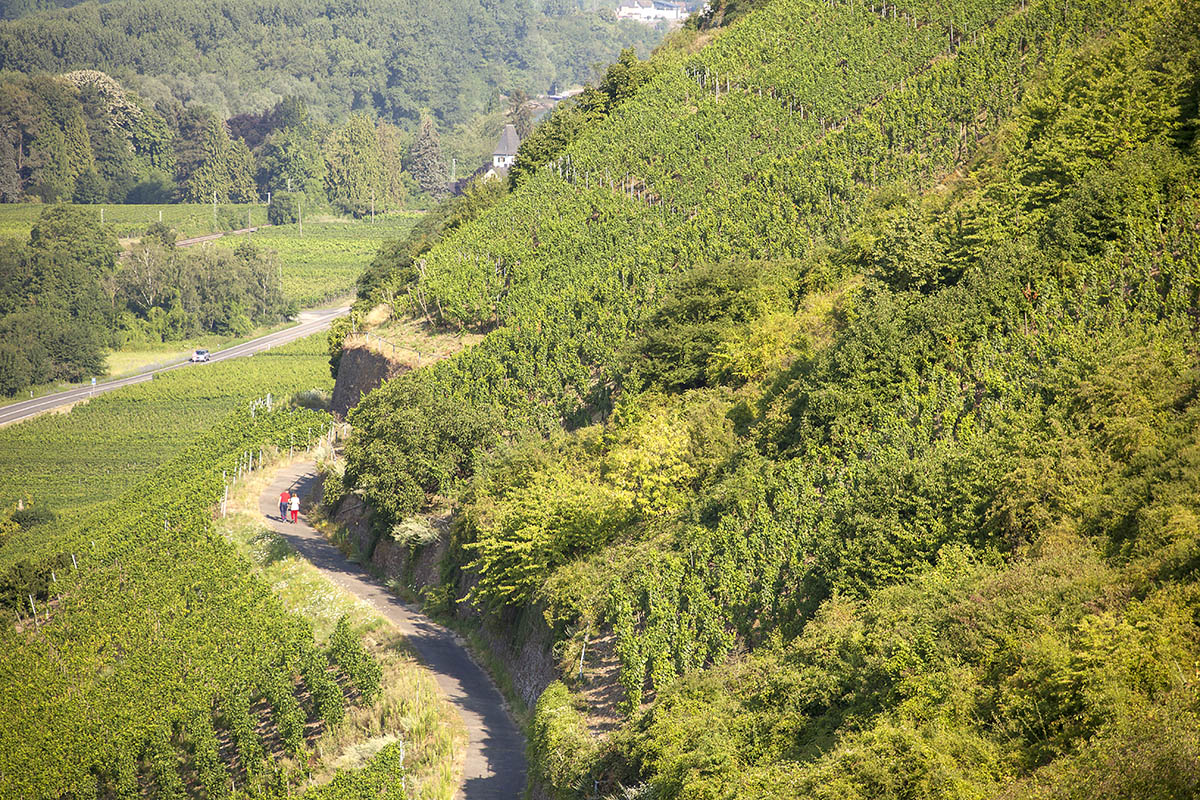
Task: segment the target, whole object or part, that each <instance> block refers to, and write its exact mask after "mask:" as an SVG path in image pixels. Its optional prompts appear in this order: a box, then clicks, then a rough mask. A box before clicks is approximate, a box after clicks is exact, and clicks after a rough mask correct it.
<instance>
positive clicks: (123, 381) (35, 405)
mask: <svg viewBox="0 0 1200 800" xmlns="http://www.w3.org/2000/svg"><path fill="white" fill-rule="evenodd" d="M347 310H349V307H348V306H339V307H337V308H320V309H315V310H312V311H303V312H301V313H300V316H299V317H298V318H297V319H298V322H297V324H295V325H293V326H292V327H290V328H284V329H283V330H281V331H276V332H275V333H268V334H267V335H266V336H260V337H258V338H257V339H251V340H250V341H248V342H242V343H241V344H238V345H234V346H233V347H229V348H226V349H225V350H218V351H217V352H215V353H213V354H212V359H211V360H212V361H224V360H226V359H229V358H239V357H241V356H252V355H254V354H255V353H260V352H262V351H263V350H269V349H271V348H272V347H279V346H280V345H284V344H287V343H288V342H291V341H294V340H296V339H300V338H303V337H305V336H308V335H309V334H311V333H317V332H319V331H323V330H325V329H326V328H328V327H329V326H330V325H331V324H332V323H333V320H334V319H336V318H337V317H340V316H341V315H342V314H345V313H346V311H347ZM189 365H191V366H194V367H196V368H197V369H203V368H204V366H205V365H204V364H194V365H193V364H191V363H190V362H188V361H181V362H179V363H178V364H168V365H167V366H165V367H159V368H157V369H152V370H149V371H147V372H139V373H137V374H136V375H130V376H129V377H127V378H118V379H117V380H114V381H105V382H103V383H97V384H96V385H95V386H79V387H77V388H74V389H67V390H66V391H63V392H58V393H56V394H48V395H45V396H43V397H37V398H34V399H32V400H23V401H21V402H20V403H13V404H12V405H8V406H4V407H2V408H0V427H2V426H4V425H8V424H10V423H13V422H22V421H24V420H27V419H29V418H30V417H36V416H37V415H38V414H41V413H44V412H46V411H51V410H53V409H55V408H59V407H61V406H68V405H71V404H72V403H78V402H80V401H81V400H87V399H88V398H91V397H95V396H96V395H98V394H103V393H104V392H111V391H112V390H113V389H120V388H121V387H122V386H130V385H131V384H135V383H141V382H143V381H148V380H152V379H153V378H154V376H155V375H159V374H161V373H163V372H168V371H170V370H173V369H179V368H180V367H186V366H189Z"/></svg>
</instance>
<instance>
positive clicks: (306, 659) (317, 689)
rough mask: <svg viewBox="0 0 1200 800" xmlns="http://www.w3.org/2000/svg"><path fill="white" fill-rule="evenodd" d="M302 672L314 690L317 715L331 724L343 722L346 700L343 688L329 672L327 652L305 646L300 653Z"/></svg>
mask: <svg viewBox="0 0 1200 800" xmlns="http://www.w3.org/2000/svg"><path fill="white" fill-rule="evenodd" d="M300 672H301V674H302V675H303V676H304V683H305V685H306V686H308V690H309V691H310V692H312V698H313V706H314V707H315V709H316V712H317V716H319V717H320V718H321V719H323V720H325V721H326V722H328V723H329V724H330V725H337V724H338V723H339V722H341V721H342V719H344V718H345V716H346V702H345V699H344V698H343V697H342V688H341V687H340V686H338V684H337V681H335V680H334V679H333V676H331V675H330V674H329V661H328V660H327V659H326V658H325V653H323V652H322V651H320V650H318V649H317V648H316V647H307V646H306V647H304V648H303V649H302V650H301V653H300Z"/></svg>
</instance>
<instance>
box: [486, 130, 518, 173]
mask: <svg viewBox="0 0 1200 800" xmlns="http://www.w3.org/2000/svg"><path fill="white" fill-rule="evenodd" d="M520 146H521V137H520V136H517V128H516V126H515V125H505V126H504V132H503V133H501V134H500V141H499V142H497V143H496V150H495V152H493V153H492V169H494V170H496V171H497V172H507V171H508V168H509V167H511V166H512V165H513V162H514V161H516V160H517V148H518V147H520Z"/></svg>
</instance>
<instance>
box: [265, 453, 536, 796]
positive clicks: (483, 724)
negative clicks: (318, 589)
mask: <svg viewBox="0 0 1200 800" xmlns="http://www.w3.org/2000/svg"><path fill="white" fill-rule="evenodd" d="M317 485H318V483H317V474H316V467H315V466H314V465H313V464H312V462H306V463H303V464H298V465H295V466H292V467H287V468H285V469H282V470H280V471H279V472H278V473H277V474H276V475H275V479H274V480H273V481H272V482H271V485H270V486H268V487H267V488H266V489H265V490H264V491H263V493H262V495H260V497H259V501H258V509H259V512H260V513H261V514H262V516H263V519H264V520H265V522H266V524H267V525H268V526H270V528H271V530H273V531H275V532H276V533H278V534H280V535H281V536H282V537H283V538H284V539H285V540H287V542H288V544H290V545H291V546H292V547H293V548H294V549H295V550H296V552H297V553H299V554H300V555H302V556H304V557H305V558H307V559H308V560H309V561H310V562H312V564H313V565H314V566H315V567H316V568H317V569H319V570H320V571H321V572H322V573H323V574H324V575H325V576H326V577H328V578H329V579H330V580H331V581H333V582H334V583H335V584H337V585H338V586H340V587H342V588H343V589H345V590H346V591H348V592H350V593H351V594H353V595H355V596H356V597H358V598H359V599H361V600H364V601H366V602H367V603H370V604H371V606H373V607H374V608H375V610H376V611H378V612H379V613H380V614H381V615H382V616H383V617H384V618H385V619H387V620H389V621H390V622H391V623H392V624H394V625H395V626H396V628H397V629H398V630H399V631H400V632H401V633H403V634H404V635H405V636H406V637H407V638H408V641H409V644H411V645H412V647H413V649H414V650H415V651H416V652H417V656H418V657H419V658H420V659H421V661H423V662H424V663H425V665H426V666H427V667H429V669H430V670H431V671H432V672H433V673H434V677H435V678H436V679H437V683H438V687H439V688H440V689H441V690H442V692H443V693H444V694H445V695H446V698H447V699H448V700H449V701H450V702H451V703H452V704H453V705H454V706H455V708H457V709H458V713H459V714H460V715H461V717H462V720H463V723H464V724H465V725H466V728H467V751H466V754H465V758H464V761H463V782H462V785H461V786H460V787H459V789H458V792H457V794H456V795H455V797H456V798H458V800H516V798H519V797H520V796H521V793H522V792H523V791H524V790H525V768H526V766H525V739H524V737H523V736H522V735H521V733H520V731H519V730H518V729H517V726H516V724H515V723H514V722H513V720H512V718H511V717H510V716H509V715H508V712H507V711H506V710H505V707H504V699H503V697H502V696H501V694H500V692H499V691H498V690H497V689H496V687H495V686H494V685H493V684H492V682H491V680H490V679H489V678H488V676H487V673H485V672H484V671H483V669H482V668H481V667H480V666H479V665H478V664H476V663H475V662H474V661H473V660H472V659H471V657H470V655H468V654H467V651H466V649H465V648H464V647H463V646H462V644H460V643H459V641H458V638H457V637H456V636H455V635H454V634H453V633H452V632H450V631H449V630H447V629H446V628H443V627H442V626H441V625H438V624H437V623H436V622H434V621H432V620H431V619H429V618H428V617H426V616H425V615H424V614H421V613H419V612H417V611H415V610H413V609H412V608H411V607H409V606H408V605H407V604H406V603H404V602H403V601H401V600H400V598H399V597H397V596H396V595H394V594H392V593H391V592H390V591H388V590H387V589H386V588H385V587H384V586H383V585H382V584H380V583H379V582H378V581H376V580H374V579H373V578H371V577H369V576H368V575H367V573H366V572H365V571H364V570H363V568H362V567H360V566H359V565H358V564H355V563H352V562H351V561H349V560H348V559H347V558H346V557H345V556H344V555H342V553H341V551H340V550H338V549H337V548H336V547H334V546H333V545H331V544H329V542H327V541H325V539H324V538H323V537H322V536H321V535H320V534H319V533H317V532H316V531H315V530H313V529H312V528H311V527H310V526H309V525H308V523H307V522H305V521H304V517H303V516H301V518H300V522H299V523H297V524H295V525H293V524H289V523H285V522H283V521H282V520H280V519H279V494H280V492H282V491H283V490H284V489H288V490H289V491H292V492H299V494H300V497H301V499H302V500H303V501H307V500H308V499H309V496H310V494H311V493H312V492H313V491H315V490H316V487H317Z"/></svg>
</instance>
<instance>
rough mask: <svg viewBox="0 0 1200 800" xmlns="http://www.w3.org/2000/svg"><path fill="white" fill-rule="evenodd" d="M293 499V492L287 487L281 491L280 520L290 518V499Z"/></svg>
mask: <svg viewBox="0 0 1200 800" xmlns="http://www.w3.org/2000/svg"><path fill="white" fill-rule="evenodd" d="M291 499H292V496H291V494H289V493H288V490H287V489H284V490H283V491H282V492H280V493H279V521H280V522H287V518H288V501H289V500H291Z"/></svg>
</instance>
